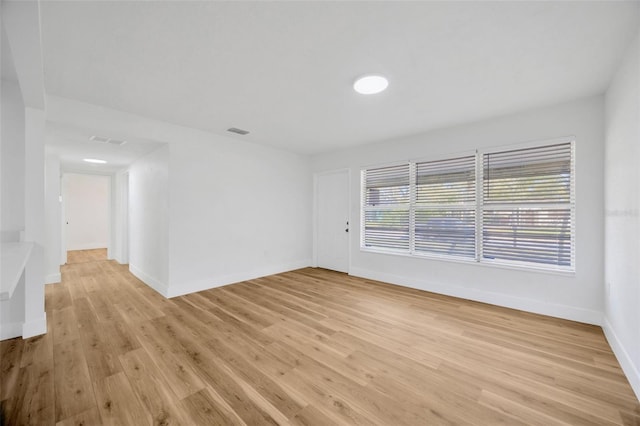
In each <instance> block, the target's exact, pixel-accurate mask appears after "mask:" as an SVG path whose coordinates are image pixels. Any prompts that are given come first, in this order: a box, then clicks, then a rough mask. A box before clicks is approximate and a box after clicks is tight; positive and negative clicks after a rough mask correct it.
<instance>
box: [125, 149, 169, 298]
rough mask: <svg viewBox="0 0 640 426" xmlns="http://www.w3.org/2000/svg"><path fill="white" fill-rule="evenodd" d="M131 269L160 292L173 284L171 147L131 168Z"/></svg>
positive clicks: (147, 157) (152, 154)
mask: <svg viewBox="0 0 640 426" xmlns="http://www.w3.org/2000/svg"><path fill="white" fill-rule="evenodd" d="M129 221H130V222H129V240H130V247H129V269H130V270H131V272H132V273H133V274H134V275H136V276H137V277H138V278H140V279H141V280H143V281H144V282H146V283H147V284H148V285H150V286H151V287H153V288H155V289H156V290H157V291H158V292H160V293H162V294H166V292H167V288H168V285H169V147H168V146H164V147H162V148H160V149H157V150H155V151H153V152H151V153H150V154H147V155H146V156H144V157H142V158H140V159H138V160H137V161H135V162H134V163H133V164H132V165H131V166H130V168H129Z"/></svg>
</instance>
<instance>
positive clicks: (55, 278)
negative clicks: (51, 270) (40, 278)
mask: <svg viewBox="0 0 640 426" xmlns="http://www.w3.org/2000/svg"><path fill="white" fill-rule="evenodd" d="M60 281H62V275H61V274H60V272H58V273H57V274H49V275H47V276H46V277H45V278H44V283H45V284H56V283H59V282H60Z"/></svg>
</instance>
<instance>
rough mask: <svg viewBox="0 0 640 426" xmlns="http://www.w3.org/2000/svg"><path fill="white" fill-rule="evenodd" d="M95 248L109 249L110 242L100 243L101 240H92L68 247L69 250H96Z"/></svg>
mask: <svg viewBox="0 0 640 426" xmlns="http://www.w3.org/2000/svg"><path fill="white" fill-rule="evenodd" d="M94 249H107V251H108V250H109V244H108V243H100V242H91V243H86V244H78V245H74V246H73V247H69V248H67V251H76V250H94Z"/></svg>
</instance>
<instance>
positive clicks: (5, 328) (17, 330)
mask: <svg viewBox="0 0 640 426" xmlns="http://www.w3.org/2000/svg"><path fill="white" fill-rule="evenodd" d="M20 336H22V323H21V322H10V323H2V324H0V340H7V339H13V338H14V337H20Z"/></svg>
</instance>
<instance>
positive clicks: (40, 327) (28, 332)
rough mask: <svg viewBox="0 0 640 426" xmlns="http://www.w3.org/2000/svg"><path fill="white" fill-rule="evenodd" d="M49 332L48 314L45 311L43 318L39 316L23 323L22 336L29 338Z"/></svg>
mask: <svg viewBox="0 0 640 426" xmlns="http://www.w3.org/2000/svg"><path fill="white" fill-rule="evenodd" d="M46 332H47V316H46V314H44V312H43V316H42V318H38V319H36V320H33V321H29V322H25V323H24V324H22V338H23V339H28V338H29V337H34V336H39V335H41V334H45V333H46Z"/></svg>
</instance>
